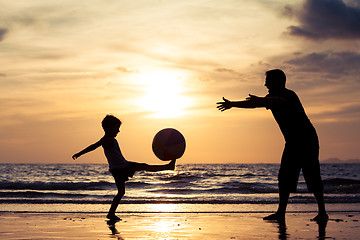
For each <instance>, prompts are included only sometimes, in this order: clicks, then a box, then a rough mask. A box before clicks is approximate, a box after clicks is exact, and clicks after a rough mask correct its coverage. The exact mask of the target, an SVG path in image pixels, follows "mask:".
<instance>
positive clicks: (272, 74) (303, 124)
mask: <svg viewBox="0 0 360 240" xmlns="http://www.w3.org/2000/svg"><path fill="white" fill-rule="evenodd" d="M285 82H286V76H285V73H284V72H283V71H282V70H280V69H274V70H270V71H268V72H266V80H265V86H266V87H267V88H268V89H269V94H268V95H266V96H265V97H257V96H254V95H251V94H250V95H249V97H248V98H247V99H246V100H245V101H229V100H227V99H226V98H223V100H224V102H218V103H217V104H219V105H218V107H217V108H218V109H219V110H220V111H225V110H227V109H230V108H232V107H237V108H259V107H264V108H266V109H270V110H271V112H272V114H273V116H274V118H275V120H276V122H277V123H278V125H279V127H280V130H281V132H282V134H283V135H284V138H285V142H286V143H285V148H284V152H283V155H282V158H281V166H280V170H279V175H278V180H279V206H278V210H277V211H276V213H274V214H271V215H269V216H267V217H264V220H284V219H285V212H286V206H287V203H288V199H289V195H290V193H293V192H296V187H297V183H298V178H299V174H300V170H302V171H303V175H304V178H305V181H306V185H307V187H308V190H309V192H312V193H314V196H315V199H316V201H317V204H318V215H317V216H316V217H315V218H313V220H327V219H328V215H327V214H326V210H325V204H324V194H323V184H322V180H321V176H320V164H319V141H318V136H317V134H316V131H315V128H314V127H313V125H312V124H311V122H310V120H309V118H308V117H307V115H306V113H305V111H304V108H303V106H302V104H301V102H300V100H299V98H298V96H297V95H296V93H295V92H293V91H292V90H289V89H287V88H286V87H285Z"/></svg>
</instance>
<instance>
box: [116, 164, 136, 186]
mask: <svg viewBox="0 0 360 240" xmlns="http://www.w3.org/2000/svg"><path fill="white" fill-rule="evenodd" d="M110 172H111V174H112V175H113V177H114V179H115V182H116V183H120V182H126V181H128V180H129V177H133V176H134V173H135V165H134V164H132V163H130V164H129V166H127V167H124V168H115V169H112V170H110Z"/></svg>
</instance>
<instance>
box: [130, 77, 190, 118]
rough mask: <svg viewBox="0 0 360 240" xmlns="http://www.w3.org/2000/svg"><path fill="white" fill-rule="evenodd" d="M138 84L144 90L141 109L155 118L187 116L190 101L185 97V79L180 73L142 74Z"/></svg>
mask: <svg viewBox="0 0 360 240" xmlns="http://www.w3.org/2000/svg"><path fill="white" fill-rule="evenodd" d="M137 80H138V82H139V83H140V84H141V86H142V87H143V90H144V96H143V97H142V98H141V100H140V103H139V104H140V105H141V107H142V108H143V109H144V110H145V111H147V112H150V113H151V117H154V118H172V117H178V116H182V115H185V113H186V107H187V106H188V105H189V102H190V101H189V99H188V97H186V96H185V87H184V79H183V78H182V77H181V75H180V74H179V73H176V72H171V71H156V72H148V73H144V74H140V75H139V76H138V79H137Z"/></svg>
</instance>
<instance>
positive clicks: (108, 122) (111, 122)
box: [101, 114, 122, 131]
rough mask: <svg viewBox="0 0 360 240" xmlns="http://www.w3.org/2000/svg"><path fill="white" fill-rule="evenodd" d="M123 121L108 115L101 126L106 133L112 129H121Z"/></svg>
mask: <svg viewBox="0 0 360 240" xmlns="http://www.w3.org/2000/svg"><path fill="white" fill-rule="evenodd" d="M121 123H122V122H121V121H120V119H118V118H117V117H115V116H113V115H110V114H108V115H106V117H105V118H104V119H103V120H102V122H101V125H102V127H103V129H104V131H106V130H108V129H111V128H113V127H120V126H121Z"/></svg>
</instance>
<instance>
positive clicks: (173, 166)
mask: <svg viewBox="0 0 360 240" xmlns="http://www.w3.org/2000/svg"><path fill="white" fill-rule="evenodd" d="M175 163H176V159H173V160H171V162H170V163H169V164H168V165H169V170H174V169H175Z"/></svg>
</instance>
